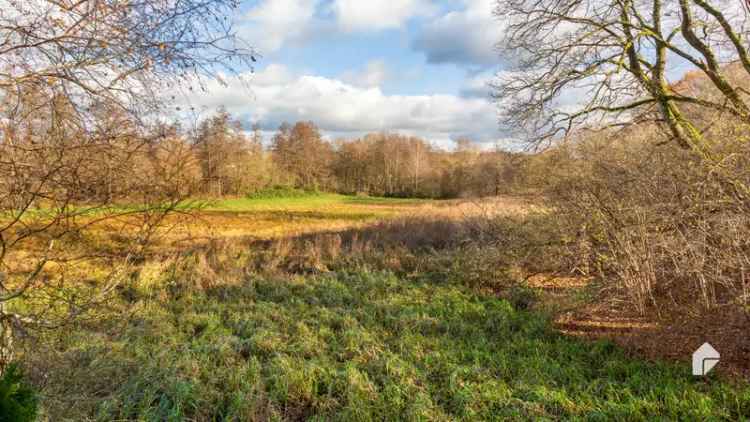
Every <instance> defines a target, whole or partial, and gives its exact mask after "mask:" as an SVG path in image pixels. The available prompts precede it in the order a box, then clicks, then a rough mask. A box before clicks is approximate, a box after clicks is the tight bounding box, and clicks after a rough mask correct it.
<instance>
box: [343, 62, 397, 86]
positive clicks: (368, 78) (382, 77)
mask: <svg viewBox="0 0 750 422" xmlns="http://www.w3.org/2000/svg"><path fill="white" fill-rule="evenodd" d="M341 79H342V80H343V81H344V82H347V83H349V84H352V85H355V86H359V87H374V86H381V85H382V84H383V82H385V81H386V79H388V67H387V66H386V64H385V61H384V60H371V61H370V62H368V63H367V66H365V68H364V69H362V70H360V71H354V72H351V71H350V72H344V74H343V75H341Z"/></svg>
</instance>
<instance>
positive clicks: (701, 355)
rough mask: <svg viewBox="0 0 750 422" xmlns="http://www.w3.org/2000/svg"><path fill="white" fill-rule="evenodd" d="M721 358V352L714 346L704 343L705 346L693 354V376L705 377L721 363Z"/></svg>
mask: <svg viewBox="0 0 750 422" xmlns="http://www.w3.org/2000/svg"><path fill="white" fill-rule="evenodd" d="M719 357H720V356H719V352H717V351H716V349H714V348H713V346H711V345H710V344H708V343H703V346H701V347H699V348H698V350H696V351H695V353H693V375H696V376H703V375H706V374H708V373H709V372H711V370H712V369H713V368H714V366H716V364H717V363H719Z"/></svg>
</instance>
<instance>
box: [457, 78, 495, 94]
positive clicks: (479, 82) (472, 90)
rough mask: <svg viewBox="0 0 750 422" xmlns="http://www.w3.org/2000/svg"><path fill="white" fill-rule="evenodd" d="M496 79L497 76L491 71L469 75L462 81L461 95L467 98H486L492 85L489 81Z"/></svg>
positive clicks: (490, 91)
mask: <svg viewBox="0 0 750 422" xmlns="http://www.w3.org/2000/svg"><path fill="white" fill-rule="evenodd" d="M496 79H497V76H496V75H495V74H494V73H492V72H481V73H478V74H476V75H473V76H469V77H467V78H466V81H464V85H463V87H461V95H462V96H464V97H467V98H471V97H475V98H485V99H488V98H490V96H491V95H492V87H491V86H490V83H491V82H492V81H494V80H496Z"/></svg>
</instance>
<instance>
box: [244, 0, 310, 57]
mask: <svg viewBox="0 0 750 422" xmlns="http://www.w3.org/2000/svg"><path fill="white" fill-rule="evenodd" d="M318 3H319V0H263V1H262V2H260V3H259V4H258V5H257V6H255V7H254V8H252V9H250V11H248V12H247V14H246V15H245V16H244V18H243V19H242V22H241V23H240V25H241V29H240V31H241V34H242V36H243V37H244V38H246V39H248V40H249V41H250V42H251V43H252V44H253V46H255V47H256V48H258V49H259V50H260V51H261V53H264V52H265V53H269V52H274V51H277V50H279V49H280V48H281V47H283V46H284V45H285V44H286V43H288V42H290V41H297V40H299V39H300V38H302V37H304V36H305V35H306V34H307V33H308V32H309V30H310V26H311V25H312V23H313V21H314V17H315V11H316V9H317V7H318Z"/></svg>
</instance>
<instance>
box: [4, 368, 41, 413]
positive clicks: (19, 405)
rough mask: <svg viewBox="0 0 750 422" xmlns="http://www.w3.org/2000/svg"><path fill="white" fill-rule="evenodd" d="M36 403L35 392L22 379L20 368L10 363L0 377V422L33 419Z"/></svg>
mask: <svg viewBox="0 0 750 422" xmlns="http://www.w3.org/2000/svg"><path fill="white" fill-rule="evenodd" d="M37 405H38V399H37V396H36V392H35V391H34V390H33V389H32V388H31V387H30V386H29V385H28V384H26V382H25V381H24V379H23V372H22V371H21V368H19V367H18V366H17V365H15V364H10V365H9V366H8V367H7V368H5V373H3V375H2V377H0V422H26V421H34V420H36V414H37Z"/></svg>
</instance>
